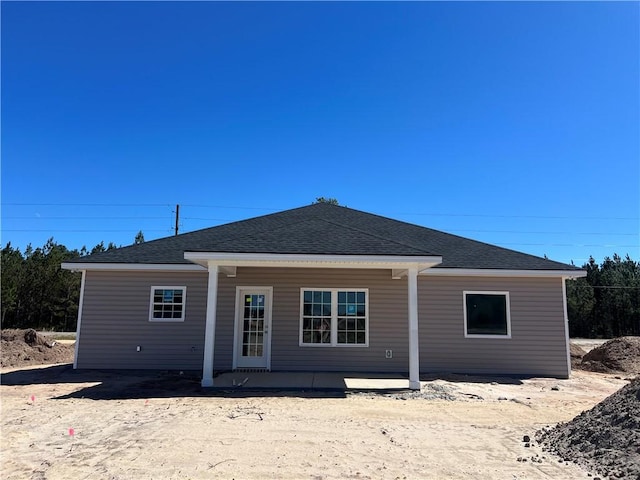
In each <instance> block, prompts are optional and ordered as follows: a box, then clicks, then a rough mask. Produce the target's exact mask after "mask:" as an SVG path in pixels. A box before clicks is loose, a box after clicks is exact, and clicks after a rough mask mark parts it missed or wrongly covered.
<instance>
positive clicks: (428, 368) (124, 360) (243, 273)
mask: <svg viewBox="0 0 640 480" xmlns="http://www.w3.org/2000/svg"><path fill="white" fill-rule="evenodd" d="M207 281H208V274H207V273H206V272H132V271H128V272H104V271H88V272H87V274H86V282H85V292H84V303H83V315H82V324H81V325H82V326H81V333H80V337H79V352H78V367H79V368H118V369H119V368H122V369H126V368H150V369H181V370H201V369H202V361H203V352H204V330H205V318H206V299H207ZM561 282H562V281H561V279H559V278H526V279H525V278H486V277H448V276H438V277H435V276H434V277H426V276H420V277H419V278H418V295H419V305H418V313H419V332H420V342H419V345H420V371H421V373H429V372H460V373H479V374H519V375H540V376H555V377H566V375H567V355H566V344H565V331H564V311H563V299H562V283H561ZM161 285H175V286H182V285H184V286H186V287H187V297H186V304H185V321H184V322H166V323H165V322H149V295H150V289H151V286H161ZM237 286H242V287H272V288H273V299H272V301H273V304H272V305H273V307H272V329H271V332H272V342H271V369H272V370H275V371H278V370H279V371H287V370H298V371H305V370H318V371H360V372H397V373H404V374H406V373H407V371H408V364H409V358H408V346H409V341H408V322H407V315H408V308H407V302H408V300H407V279H406V277H405V278H403V279H400V280H393V279H391V271H390V270H353V269H301V268H238V269H237V276H236V277H235V278H228V277H227V276H226V275H224V274H220V275H219V278H218V307H217V321H216V332H215V348H214V369H215V370H216V371H225V370H231V369H232V367H233V349H234V344H233V343H234V324H235V299H236V287H237ZM303 287H308V288H354V289H355V288H366V289H368V292H369V294H368V301H369V345H368V346H367V347H364V346H336V347H331V346H323V347H316V346H300V345H299V332H300V289H301V288H303ZM465 290H483V291H485V290H492V291H508V292H509V294H510V306H511V337H512V338H511V339H482V338H465V337H464V316H463V312H464V305H463V295H462V292H463V291H465ZM137 345H140V346H141V347H142V350H141V352H137V351H136V346H137ZM386 350H392V351H393V358H391V359H387V358H385V351H386Z"/></svg>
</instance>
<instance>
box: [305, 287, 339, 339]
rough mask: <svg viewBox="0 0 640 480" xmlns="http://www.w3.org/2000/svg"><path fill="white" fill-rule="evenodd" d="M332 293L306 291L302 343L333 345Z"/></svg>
mask: <svg viewBox="0 0 640 480" xmlns="http://www.w3.org/2000/svg"><path fill="white" fill-rule="evenodd" d="M331 307H332V301H331V292H327V291H312V290H305V292H304V294H303V302H302V343H311V344H313V343H317V344H323V343H324V344H330V343H331V310H332V308H331Z"/></svg>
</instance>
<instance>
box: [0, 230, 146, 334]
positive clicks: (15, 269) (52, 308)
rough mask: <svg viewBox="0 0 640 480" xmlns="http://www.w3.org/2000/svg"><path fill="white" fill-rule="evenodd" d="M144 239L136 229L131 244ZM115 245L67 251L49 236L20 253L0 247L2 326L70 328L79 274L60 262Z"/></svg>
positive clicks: (73, 321)
mask: <svg viewBox="0 0 640 480" xmlns="http://www.w3.org/2000/svg"><path fill="white" fill-rule="evenodd" d="M142 242H144V235H143V234H142V232H138V234H137V235H136V237H135V240H134V243H142ZM113 248H118V247H117V245H116V244H114V243H113V242H109V243H108V244H107V245H106V246H105V244H104V242H100V243H99V244H97V245H96V246H95V247H93V248H92V249H91V250H88V249H87V248H86V247H82V248H81V249H80V250H77V249H75V250H69V249H68V248H67V247H65V246H64V245H60V244H58V243H56V242H55V241H54V240H53V238H50V239H49V240H47V242H46V243H45V244H44V245H43V246H42V247H37V248H33V247H32V246H31V244H29V245H27V248H25V250H24V252H21V251H20V249H19V248H13V246H12V245H11V243H7V245H6V246H5V247H4V248H3V249H2V260H1V263H0V272H1V275H2V278H1V280H2V281H1V289H0V298H1V301H2V302H1V303H2V328H35V329H37V330H58V331H74V330H75V329H76V322H77V319H78V304H79V300H80V281H81V274H80V273H78V272H72V271H70V270H63V269H62V268H61V266H60V265H61V264H62V262H66V261H68V260H72V259H74V258H80V257H84V256H86V255H91V254H94V253H98V252H104V251H106V250H111V249H113Z"/></svg>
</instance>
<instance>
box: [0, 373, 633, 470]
mask: <svg viewBox="0 0 640 480" xmlns="http://www.w3.org/2000/svg"><path fill="white" fill-rule="evenodd" d="M2 380H3V381H2V383H3V385H1V386H0V396H1V399H2V425H1V426H2V443H1V447H2V465H1V468H0V477H1V478H3V479H25V478H26V479H76V478H91V479H93V478H108V479H113V480H116V479H129V478H131V479H133V478H135V479H152V478H153V479H157V478H176V479H178V478H180V479H181V478H191V479H200V478H225V479H227V478H229V479H230V478H236V479H252V478H256V479H261V478H294V479H305V478H306V479H314V480H319V479H338V478H340V479H342V478H356V479H365V478H385V479H386V478H390V479H397V478H399V479H405V478H407V479H422V478H425V479H442V478H457V479H477V478H499V479H525V478H526V479H543V478H544V479H548V478H556V479H580V478H584V479H586V478H589V477H588V474H587V472H586V471H585V470H582V469H581V468H579V467H578V466H576V465H574V464H568V463H563V462H559V461H558V457H553V456H552V455H550V454H548V453H544V452H542V449H541V447H540V446H538V445H531V446H529V447H527V446H526V445H527V444H525V442H523V436H524V435H529V436H530V437H531V438H532V439H533V437H534V432H535V431H536V430H537V429H539V428H540V427H542V426H545V425H551V424H553V423H556V422H559V421H568V420H570V419H572V418H573V417H574V416H576V415H577V414H578V413H580V412H581V411H583V410H585V409H589V408H591V407H593V406H594V405H595V404H596V403H598V402H600V401H601V400H603V399H604V398H605V397H607V396H608V395H610V394H611V393H613V392H615V391H616V390H617V389H619V388H620V387H622V386H623V385H625V384H626V383H627V381H625V380H624V379H621V378H616V377H615V376H613V375H607V374H600V373H592V372H582V371H577V372H574V374H573V376H572V378H571V379H570V380H553V379H531V380H523V381H513V380H511V379H504V380H497V381H496V379H493V381H490V380H488V379H487V380H485V381H475V382H470V381H469V380H471V378H470V377H460V378H453V377H449V378H448V379H447V380H443V379H436V380H434V381H433V382H430V383H429V384H428V386H427V388H426V389H425V392H423V393H427V392H428V391H433V392H434V393H446V395H442V397H443V398H451V399H453V400H439V399H435V400H428V399H425V398H420V397H419V396H411V395H410V394H409V395H404V396H403V395H379V394H371V393H359V394H346V395H345V394H343V393H336V394H327V393H319V392H306V393H305V392H288V393H287V392H270V393H264V392H263V393H256V392H254V393H251V392H241V391H234V392H226V393H224V392H218V393H210V392H202V391H201V390H200V389H199V387H198V385H197V379H196V378H190V377H188V376H187V375H185V376H177V375H171V374H166V375H157V374H156V375H150V374H148V373H140V372H132V373H128V374H121V373H120V374H118V373H109V372H94V371H89V372H82V371H76V372H74V371H73V370H71V369H70V367H69V366H68V365H65V366H45V367H29V368H27V369H23V370H8V371H5V372H4V374H3V379H2ZM478 380H482V379H478ZM556 388H557V389H556ZM32 396H33V399H32ZM436 397H437V395H436ZM70 428H72V429H73V432H70V430H69V429H70ZM71 433H73V435H71ZM532 459H536V460H537V461H535V462H534V461H532ZM538 461H541V463H538Z"/></svg>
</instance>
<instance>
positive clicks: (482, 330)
mask: <svg viewBox="0 0 640 480" xmlns="http://www.w3.org/2000/svg"><path fill="white" fill-rule="evenodd" d="M463 295H464V336H465V337H484V338H511V313H510V304H509V292H464V293H463Z"/></svg>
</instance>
